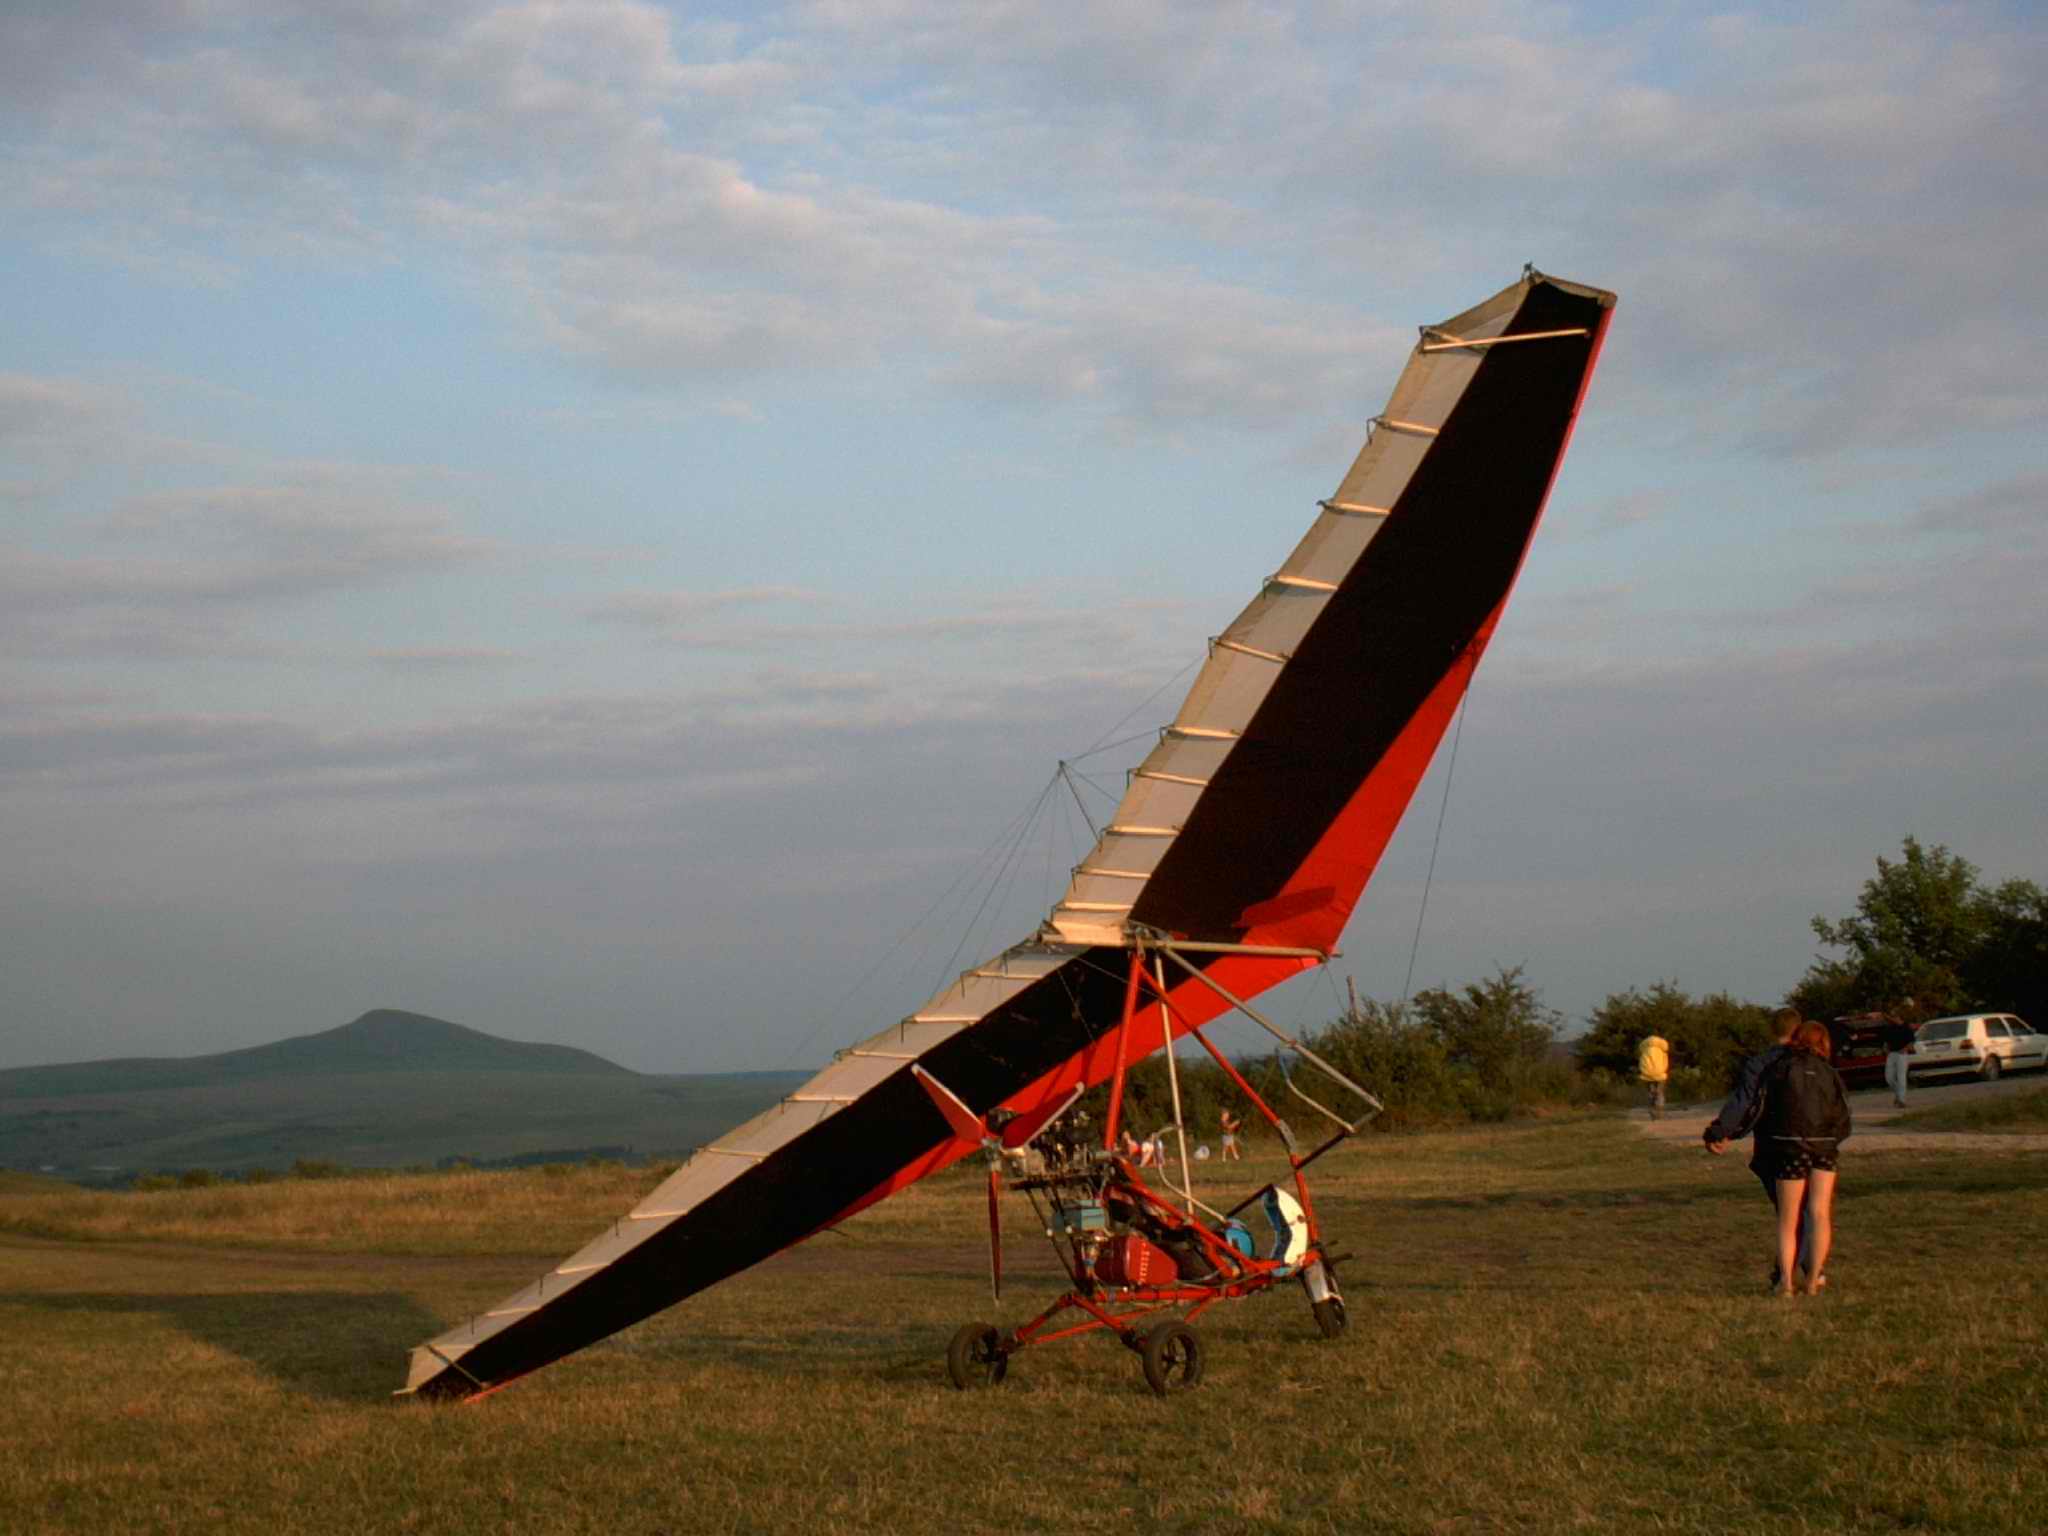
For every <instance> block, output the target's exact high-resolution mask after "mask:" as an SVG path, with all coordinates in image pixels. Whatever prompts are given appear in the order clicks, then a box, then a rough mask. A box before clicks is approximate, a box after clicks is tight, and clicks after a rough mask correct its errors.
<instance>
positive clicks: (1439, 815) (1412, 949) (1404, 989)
mask: <svg viewBox="0 0 2048 1536" xmlns="http://www.w3.org/2000/svg"><path fill="white" fill-rule="evenodd" d="M1478 666H1479V663H1478V661H1477V660H1476V659H1475V660H1474V661H1473V662H1472V669H1473V672H1476V671H1477V670H1478ZM1471 707H1472V674H1471V673H1467V674H1466V677H1465V696H1464V697H1463V698H1461V699H1459V700H1458V725H1457V729H1455V730H1454V731H1452V732H1451V756H1450V761H1449V762H1447V763H1445V764H1444V797H1443V799H1442V801H1441V802H1439V804H1438V805H1437V808H1436V836H1435V837H1433V838H1432V839H1430V844H1429V873H1428V874H1427V875H1425V876H1424V877H1423V880H1422V904H1421V906H1419V907H1418V908H1416V911H1415V938H1414V940H1413V941H1412V942H1411V943H1410V944H1409V946H1408V974H1407V976H1406V977H1405V978H1403V980H1402V982H1401V1001H1402V1002H1403V1003H1406V1002H1407V1001H1408V989H1409V988H1410V987H1411V986H1413V985H1414V984H1415V957H1416V955H1417V954H1418V953H1419V952H1420V951H1421V949H1422V919H1423V918H1424V917H1425V916H1426V915H1427V914H1428V912H1429V888H1430V887H1431V886H1432V885H1434V884H1435V883H1436V853H1437V849H1439V848H1440V847H1442V846H1443V841H1444V813H1445V812H1446V811H1448V810H1449V809H1450V808H1451V776H1452V775H1453V774H1454V773H1456V772H1457V771H1458V741H1459V739H1460V738H1461V737H1462V736H1464V734H1465V711H1466V710H1468V709H1470V708H1471Z"/></svg>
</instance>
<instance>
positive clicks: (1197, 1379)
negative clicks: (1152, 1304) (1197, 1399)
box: [1139, 1321, 1202, 1397]
mask: <svg viewBox="0 0 2048 1536" xmlns="http://www.w3.org/2000/svg"><path fill="white" fill-rule="evenodd" d="M1139 1353H1140V1355H1141V1356H1142V1357H1143V1358H1144V1361H1145V1382H1146V1385H1148V1386H1149V1387H1151V1389H1152V1390H1153V1391H1154V1392H1157V1393H1158V1394H1159V1395H1160V1396H1161V1397H1165V1396H1166V1395H1167V1394H1168V1393H1169V1392H1186V1391H1190V1390H1192V1389H1193V1388H1195V1387H1197V1386H1199V1385H1200V1384H1201V1380H1202V1341H1201V1340H1200V1339H1199V1338H1197V1337H1196V1336H1195V1330H1194V1329H1192V1328H1190V1327H1189V1326H1188V1325H1187V1324H1186V1323H1183V1322H1179V1321H1169V1322H1164V1323H1157V1324H1155V1325H1154V1326H1153V1328H1152V1331H1151V1332H1150V1333H1148V1334H1146V1335H1145V1342H1144V1344H1143V1345H1142V1346H1141V1348H1140V1350H1139Z"/></svg>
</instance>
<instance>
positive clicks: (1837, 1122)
mask: <svg viewBox="0 0 2048 1536" xmlns="http://www.w3.org/2000/svg"><path fill="white" fill-rule="evenodd" d="M1786 1044H1787V1047H1788V1049H1787V1050H1786V1051H1785V1054H1784V1055H1783V1056H1781V1057H1780V1058H1779V1059H1778V1060H1777V1061H1776V1062H1774V1063H1773V1064H1772V1066H1771V1070H1770V1075H1769V1076H1768V1077H1767V1078H1766V1079H1765V1081H1764V1085H1763V1112H1762V1113H1761V1114H1760V1115H1759V1116H1758V1117H1757V1125H1756V1137H1757V1150H1758V1151H1759V1152H1760V1153H1761V1154H1762V1155H1763V1157H1764V1158H1765V1159H1766V1160H1767V1162H1768V1165H1769V1173H1770V1176H1771V1178H1772V1179H1773V1180H1774V1181H1775V1184H1776V1188H1777V1194H1778V1274H1779V1275H1780V1276H1781V1277H1782V1278H1781V1279H1780V1281H1779V1283H1778V1294H1779V1295H1780V1296H1790V1295H1791V1294H1792V1293H1793V1292H1794V1291H1795V1290H1796V1289H1798V1283H1799V1280H1800V1278H1801V1277H1800V1276H1799V1274H1798V1272H1797V1271H1795V1270H1794V1269H1793V1267H1792V1266H1793V1263H1794V1260H1795V1255H1796V1254H1797V1252H1798V1248H1799V1221H1800V1216H1801V1213H1802V1212H1804V1211H1808V1210H1810V1211H1811V1215H1812V1221H1813V1228H1812V1233H1811V1237H1810V1239H1809V1241H1810V1244H1811V1247H1810V1249H1809V1252H1808V1254H1807V1264H1808V1268H1807V1271H1806V1274H1805V1276H1804V1280H1805V1290H1806V1294H1807V1295H1809V1296H1812V1295H1814V1294H1815V1293H1817V1292H1818V1291H1819V1290H1820V1289H1821V1288H1822V1287H1823V1286H1825V1285H1826V1284H1827V1283H1828V1277H1827V1262H1828V1250H1829V1249H1830V1248H1831V1247H1833V1245H1834V1236H1835V1223H1834V1213H1835V1159H1836V1155H1837V1153H1838V1152H1839V1150H1840V1148H1841V1145H1842V1143H1843V1142H1845V1141H1847V1140H1848V1139H1849V1099H1848V1095H1847V1094H1846V1093H1845V1092H1844V1091H1843V1089H1842V1078H1841V1074H1840V1073H1838V1072H1836V1071H1835V1069H1834V1068H1833V1067H1832V1066H1831V1065H1829V1063H1828V1055H1829V1041H1828V1031H1827V1026H1826V1025H1824V1024H1816V1023H1814V1022H1813V1021H1812V1020H1810V1019H1809V1020H1808V1021H1807V1022H1805V1023H1803V1024H1801V1025H1800V1026H1799V1028H1798V1030H1797V1032H1795V1033H1794V1034H1793V1036H1792V1038H1791V1039H1790V1040H1789V1041H1787V1042H1786Z"/></svg>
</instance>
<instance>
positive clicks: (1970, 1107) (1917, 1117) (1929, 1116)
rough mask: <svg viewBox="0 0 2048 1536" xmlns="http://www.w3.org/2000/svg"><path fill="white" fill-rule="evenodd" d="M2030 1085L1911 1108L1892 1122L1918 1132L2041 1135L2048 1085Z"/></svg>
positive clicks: (2046, 1124) (2047, 1122) (2046, 1126)
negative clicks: (2014, 1090) (1993, 1094)
mask: <svg viewBox="0 0 2048 1536" xmlns="http://www.w3.org/2000/svg"><path fill="white" fill-rule="evenodd" d="M1921 1087H1922V1085H1920V1084H1915V1085H1914V1091H1915V1093H1919V1092H1920V1088H1921ZM2029 1087H2030V1088H2031V1090H2032V1091H2030V1092H2026V1093H2015V1094H2011V1095H2008V1096H2005V1097H2001V1098H1995V1099H1971V1100H1967V1101H1964V1102H1961V1103H1954V1104H1937V1105H1935V1106H1933V1107H1932V1108H1929V1109H1912V1110H1908V1111H1907V1112H1906V1113H1904V1114H1902V1115H1900V1116H1898V1117H1897V1118H1896V1119H1895V1120H1894V1122H1893V1123H1894V1124H1895V1125H1900V1126H1911V1127H1912V1128H1913V1129H1914V1130H1916V1131H1987V1132H2001V1131H2002V1132H2007V1133H2012V1134H2018V1135H2034V1136H2038V1135H2040V1134H2041V1133H2043V1132H2044V1131H2048V1085H2043V1084H2040V1083H2034V1084H2030V1085H2029ZM1921 1097H1922V1098H1924V1097H1925V1095H1924V1094H1922V1095H1921Z"/></svg>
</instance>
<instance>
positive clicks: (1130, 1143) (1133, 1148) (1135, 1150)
mask: <svg viewBox="0 0 2048 1536" xmlns="http://www.w3.org/2000/svg"><path fill="white" fill-rule="evenodd" d="M1140 1150H1141V1149H1140V1148H1139V1146H1138V1138H1137V1137H1135V1136H1133V1135H1132V1134H1131V1133H1130V1132H1129V1131H1125V1132H1124V1134H1123V1145H1122V1151H1123V1154H1124V1156H1125V1157H1130V1158H1135V1157H1137V1156H1138V1155H1139V1152H1140Z"/></svg>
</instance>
